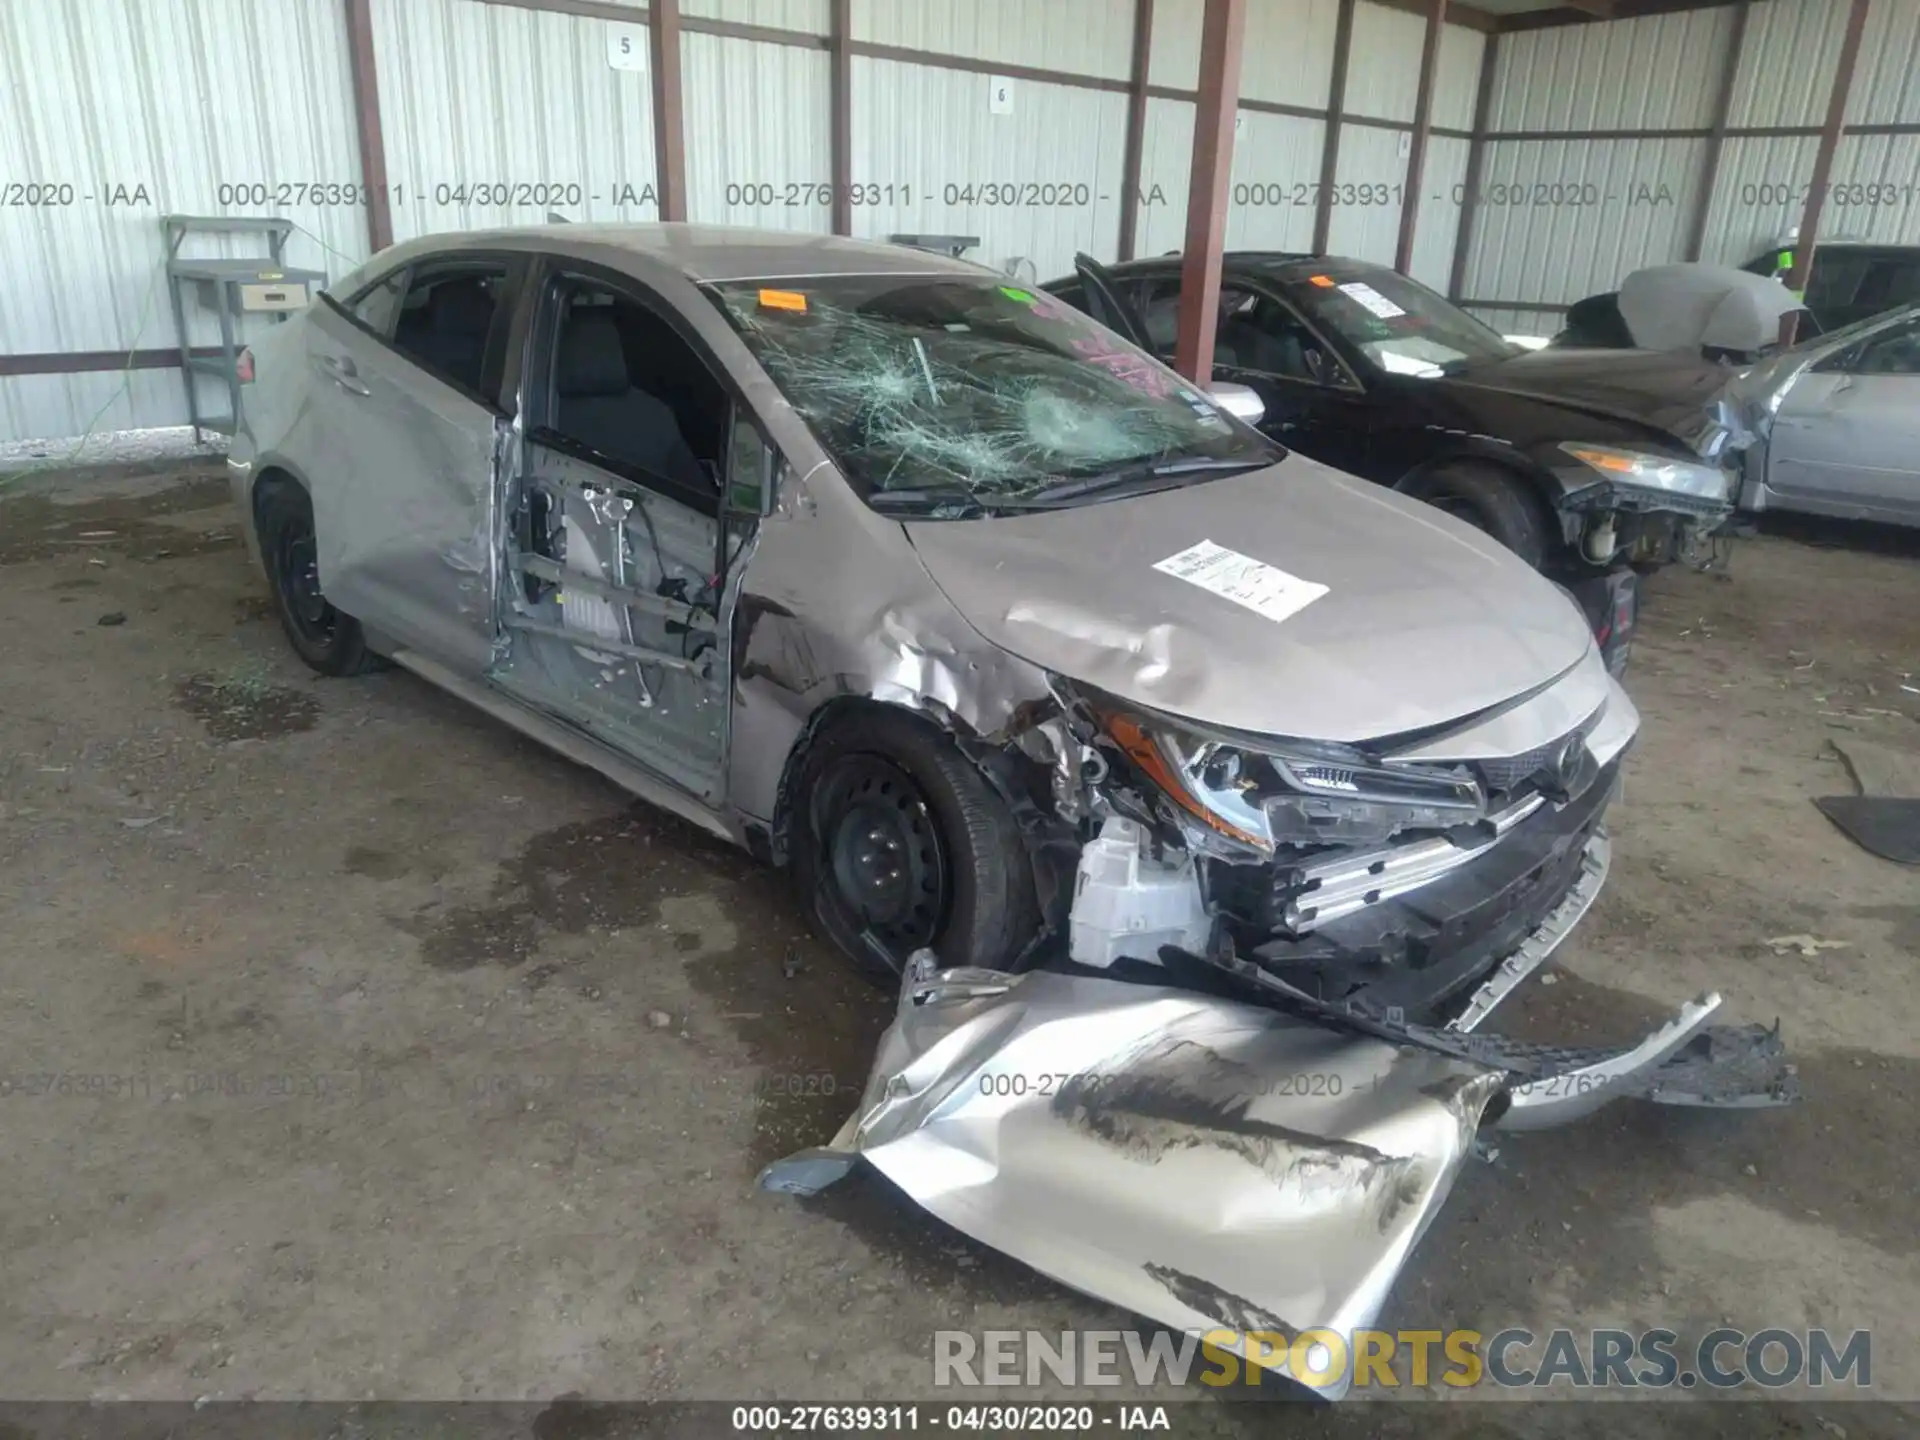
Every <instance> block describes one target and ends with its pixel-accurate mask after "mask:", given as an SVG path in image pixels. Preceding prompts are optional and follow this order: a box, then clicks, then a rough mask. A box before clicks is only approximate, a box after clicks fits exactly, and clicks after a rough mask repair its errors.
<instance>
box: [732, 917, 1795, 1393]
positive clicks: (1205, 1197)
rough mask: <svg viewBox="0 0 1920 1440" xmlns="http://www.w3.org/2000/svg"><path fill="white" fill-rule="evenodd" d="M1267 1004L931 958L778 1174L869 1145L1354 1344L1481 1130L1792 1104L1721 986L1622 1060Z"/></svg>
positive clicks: (1017, 1228) (1149, 1305) (1018, 1251)
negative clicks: (832, 1115) (816, 1128)
mask: <svg viewBox="0 0 1920 1440" xmlns="http://www.w3.org/2000/svg"><path fill="white" fill-rule="evenodd" d="M1196 963H1204V962H1196ZM1173 973H1174V972H1169V974H1170V976H1171V975H1172V974H1173ZM1256 983H1257V982H1256ZM1269 998H1271V999H1272V1001H1273V1003H1272V1004H1267V1003H1254V1002H1252V1001H1251V1000H1239V999H1231V998H1223V997H1222V996H1220V995H1217V994H1209V993H1205V992H1203V991H1202V990H1199V989H1192V988H1175V987H1173V986H1171V985H1162V984H1143V983H1134V982H1132V981H1130V980H1125V979H1116V978H1110V977H1107V976H1099V975H1090V974H1081V973H1073V974H1067V973H1061V972H1056V971H1037V972H1034V973H1031V974H1027V975H1022V976H1013V975H1003V974H999V973H996V972H992V971H983V970H948V971H939V970H937V969H936V968H935V962H934V960H933V957H932V955H931V954H930V953H928V952H925V951H923V952H921V953H920V954H919V955H917V956H916V957H915V962H914V964H913V965H911V966H910V967H909V970H908V974H907V976H906V978H905V981H904V983H903V985H902V988H901V995H900V1008H899V1013H898V1015H897V1016H896V1018H895V1021H894V1023H893V1025H892V1027H891V1028H890V1029H889V1030H888V1031H887V1034H886V1036H885V1037H884V1039H883V1040H882V1041H881V1045H880V1050H879V1054H878V1057H877V1059H876V1062H875V1065H874V1069H873V1074H872V1076H871V1078H870V1079H869V1081H868V1084H867V1089H866V1093H865V1095H864V1096H863V1098H862V1100H861V1103H860V1107H859V1109H858V1110H857V1111H856V1112H855V1113H854V1115H853V1116H852V1117H851V1118H850V1119H849V1120H848V1121H847V1123H846V1124H845V1125H844V1126H843V1127H842V1128H841V1130H840V1133H839V1134H838V1135H837V1136H835V1137H834V1140H833V1142H832V1144H830V1145H829V1146H826V1147H824V1148H821V1149H815V1150H808V1151H803V1152H801V1153H799V1154H797V1155H794V1156H792V1157H790V1158H788V1159H786V1160H782V1161H779V1162H776V1163H775V1164H774V1165H772V1166H769V1167H768V1169H767V1170H766V1172H765V1173H764V1174H763V1175H762V1176H761V1184H762V1185H763V1186H764V1187H766V1188H768V1189H771V1190H779V1191H787V1192H791V1193H798V1194H811V1193H813V1192H815V1191H817V1190H819V1189H821V1188H823V1187H824V1186H826V1185H829V1184H831V1183H833V1182H834V1181H835V1180H837V1179H839V1178H840V1177H842V1176H843V1175H845V1174H846V1173H847V1172H848V1170H850V1169H851V1168H852V1167H853V1165H854V1163H855V1162H856V1161H857V1160H858V1159H860V1158H862V1157H864V1158H865V1159H866V1160H868V1161H869V1162H870V1163H872V1164H873V1165H874V1166H875V1168H877V1169H878V1170H880V1171H881V1172H882V1173H884V1174H885V1175H886V1176H887V1177H888V1178H889V1179H891V1180H893V1181H894V1182H895V1183H896V1184H898V1185H899V1186H900V1187H901V1188H902V1189H903V1190H905V1191H906V1192H907V1194H909V1195H910V1196H912V1197H913V1199H914V1200H915V1201H916V1202H918V1203H919V1204H921V1205H922V1206H924V1207H925V1208H926V1209H927V1210H929V1211H931V1212H932V1213H933V1214H934V1215H936V1216H938V1217H939V1218H940V1219H942V1220H944V1221H946V1222H947V1223H948V1224H950V1225H953V1226H954V1227H955V1228H956V1229H959V1230H961V1231H963V1232H965V1233H966V1234H968V1235H970V1236H972V1237H973V1238H974V1239H976V1240H979V1241H981V1242H982V1243H984V1244H987V1245H991V1246H993V1247H995V1248H996V1249H1000V1250H1004V1251H1005V1252H1007V1253H1008V1254H1009V1255H1012V1256H1014V1257H1015V1258H1016V1259H1019V1260H1021V1261H1024V1262H1025V1263H1027V1264H1029V1265H1031V1266H1033V1267H1034V1268H1035V1269H1037V1270H1039V1271H1042V1272H1043V1273H1045V1274H1047V1275H1050V1276H1052V1277H1053V1278H1054V1279H1056V1280H1058V1281H1060V1282H1061V1283H1063V1284H1065V1285H1069V1286H1072V1287H1073V1288H1075V1289H1077V1290H1081V1291H1084V1292H1086V1293H1088V1294H1090V1295H1094V1296H1097V1297H1098V1298H1100V1299H1102V1300H1105V1301H1108V1302H1109V1303H1112V1304H1114V1305H1118V1306H1122V1307H1124V1308H1125V1309H1128V1310H1130V1311H1133V1312H1136V1313H1138V1314H1140V1315H1143V1316H1146V1317H1148V1318H1149V1319H1151V1320H1154V1321H1157V1322H1159V1323H1161V1324H1165V1325H1168V1326H1170V1327H1173V1328H1176V1329H1180V1330H1184V1331H1188V1332H1193V1333H1202V1332H1206V1331H1213V1330H1222V1329H1224V1330H1228V1331H1236V1332H1247V1331H1254V1332H1259V1331H1278V1332H1280V1333H1283V1334H1285V1335H1288V1336H1293V1335H1297V1334H1299V1333H1300V1332H1301V1331H1302V1330H1305V1329H1310V1328H1315V1327H1325V1328H1328V1329H1332V1330H1334V1331H1337V1332H1339V1333H1341V1334H1343V1335H1350V1334H1351V1332H1353V1331H1354V1330H1357V1329H1363V1328H1366V1327H1367V1326H1370V1325H1371V1324H1373V1323H1374V1321H1375V1320H1376V1319H1377V1318H1378V1316H1379V1314H1380V1311H1381V1308H1382V1306H1383V1305H1384V1303H1385V1301H1386V1297H1387V1294H1388V1292H1389V1290H1390V1289H1391V1287H1392V1285H1393V1282H1394V1279H1395V1277H1396V1276H1398V1274H1399V1273H1400V1270H1401V1268H1402V1266H1403V1265H1404V1264H1405V1263H1406V1260H1407V1257H1408V1255H1409V1254H1410V1253H1411V1252H1412V1249H1413V1246H1414V1244H1415V1243H1416V1242H1417V1241H1418V1240H1419V1238H1420V1236H1421V1234H1422V1233H1423V1232H1424V1231H1425V1230H1426V1227H1427V1225H1428V1224H1429V1223H1430V1222H1431V1220H1432V1219H1433V1216H1434V1215H1435V1213H1437V1211H1438V1210H1439V1208H1440V1205H1441V1203H1442V1202H1443V1201H1444V1200H1445V1198H1446V1195H1447V1192H1448V1190H1449V1188H1450V1187H1451V1186H1452V1184H1453V1180H1454V1176H1455V1175H1456V1174H1457V1173H1458V1172H1459V1170H1460V1167H1461V1165H1462V1164H1463V1163H1464V1162H1465V1160H1466V1158H1467V1155H1468V1154H1469V1153H1470V1151H1471V1149H1472V1144H1473V1137H1474V1135H1475V1132H1476V1131H1478V1130H1479V1129H1480V1127H1481V1126H1482V1124H1483V1123H1487V1122H1489V1121H1491V1122H1493V1123H1497V1124H1502V1125H1508V1126H1517V1127H1524V1128H1538V1127H1540V1126H1544V1125H1551V1124H1558V1123H1562V1122H1564V1121H1566V1120H1571V1119H1574V1118H1578V1117H1579V1116H1582V1115H1585V1114H1587V1113H1589V1112H1591V1111H1592V1110H1594V1109H1597V1108H1599V1107H1600V1106H1601V1105H1603V1104H1606V1103H1608V1102H1610V1101H1611V1100H1614V1099H1616V1098H1621V1097H1625V1096H1637V1097H1640V1098H1643V1099H1650V1100H1655V1101H1661V1102H1665V1103H1680V1104H1722V1105H1737V1104H1783V1103H1787V1102H1788V1101H1790V1100H1792V1099H1794V1098H1797V1087H1796V1084H1795V1082H1794V1081H1793V1079H1792V1078H1791V1075H1790V1071H1789V1067H1787V1066H1786V1065H1785V1062H1784V1056H1783V1054H1782V1052H1781V1048H1780V1045H1779V1041H1778V1037H1777V1035H1776V1034H1775V1033H1774V1032H1771V1031H1766V1030H1761V1029H1758V1028H1746V1029H1732V1028H1709V1027H1708V1026H1707V1024H1706V1022H1707V1020H1708V1018H1709V1017H1710V1016H1711V1015H1712V1014H1713V1012H1714V1011H1715V1009H1716V1008H1717V1007H1718V1005H1719V1003H1720V1001H1719V997H1718V996H1714V995H1709V996H1703V997H1701V998H1700V999H1698V1000H1695V1001H1694V1002H1692V1003H1691V1004H1689V1005H1688V1006H1686V1007H1685V1008H1684V1009H1683V1010H1682V1011H1681V1013H1680V1014H1679V1015H1678V1016H1677V1017H1676V1018H1675V1019H1674V1020H1673V1021H1672V1022H1670V1023H1669V1024H1668V1025H1666V1026H1664V1027H1662V1028H1661V1029H1660V1030H1659V1031H1657V1032H1656V1033H1655V1034H1654V1035H1653V1036H1650V1037H1649V1038H1648V1039H1647V1040H1646V1041H1645V1042H1644V1043H1642V1044H1641V1045H1639V1046H1636V1047H1633V1048H1632V1049H1630V1050H1626V1051H1612V1050H1606V1051H1595V1050H1564V1049H1554V1048H1551V1047H1544V1046H1537V1045H1524V1044H1519V1043H1516V1042H1511V1041H1506V1040H1503V1039H1501V1038H1500V1037H1497V1036H1493V1035H1484V1034H1478V1033H1467V1032H1465V1031H1462V1030H1458V1029H1446V1030H1440V1029H1428V1028H1424V1027H1417V1026H1407V1025H1402V1024H1398V1023H1396V1022H1392V1021H1389V1020H1385V1019H1381V1018H1378V1017H1375V1016H1369V1015H1365V1014H1359V1013H1348V1012H1343V1011H1341V1010H1340V1009H1338V1008H1337V1007H1333V1006H1326V1005H1322V1004H1320V1003H1319V1002H1316V1001H1312V1000H1308V999H1306V998H1305V997H1300V998H1299V999H1297V1000H1296V999H1294V998H1292V997H1289V996H1286V995H1281V994H1274V995H1272V996H1271V997H1269ZM1271 1358H1272V1359H1273V1360H1275V1361H1283V1359H1284V1351H1282V1352H1279V1353H1276V1354H1274V1355H1273V1356H1272V1357H1271ZM1340 1388H1342V1387H1332V1388H1331V1389H1330V1388H1329V1387H1324V1386H1323V1387H1322V1389H1323V1393H1333V1394H1337V1393H1338V1392H1339V1389H1340Z"/></svg>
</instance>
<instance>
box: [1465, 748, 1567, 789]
mask: <svg viewBox="0 0 1920 1440" xmlns="http://www.w3.org/2000/svg"><path fill="white" fill-rule="evenodd" d="M1564 744H1566V740H1565V739H1564V738H1562V739H1559V740H1553V741H1549V742H1548V743H1547V744H1545V745H1540V746H1537V747H1535V748H1534V749H1532V750H1529V751H1527V752H1526V753H1525V754H1524V755H1509V756H1503V757H1501V758H1500V759H1498V760H1475V761H1472V762H1471V763H1472V765H1473V770H1474V773H1475V774H1476V775H1478V776H1479V777H1480V783H1481V784H1482V785H1484V786H1486V787H1487V793H1488V794H1490V795H1501V794H1505V793H1506V792H1507V791H1509V790H1513V789H1515V788H1517V787H1518V786H1519V785H1520V784H1521V782H1522V781H1526V780H1531V779H1532V778H1533V777H1534V776H1535V775H1536V774H1538V773H1539V772H1540V771H1542V770H1544V769H1547V768H1548V767H1549V766H1551V765H1552V764H1553V762H1554V760H1555V759H1556V758H1557V757H1558V755H1559V754H1560V747H1561V746H1563V745H1564Z"/></svg>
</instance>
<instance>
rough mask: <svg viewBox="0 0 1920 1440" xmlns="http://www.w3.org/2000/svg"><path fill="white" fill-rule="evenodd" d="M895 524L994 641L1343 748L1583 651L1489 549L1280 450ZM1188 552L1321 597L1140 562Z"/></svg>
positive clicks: (1386, 494)
mask: <svg viewBox="0 0 1920 1440" xmlns="http://www.w3.org/2000/svg"><path fill="white" fill-rule="evenodd" d="M906 530H907V534H908V536H909V538H910V539H911V541H912V543H913V545H914V547H915V549H916V550H917V551H918V552H919V555H920V558H921V560H922V562H923V563H924V564H925V565H926V567H927V570H928V572H929V573H930V574H931V575H932V577H933V579H934V581H935V582H936V583H937V584H938V585H939V586H940V588H941V589H942V590H943V591H945V592H946V594H947V596H948V598H949V599H950V600H951V601H952V602H953V604H954V605H955V607H956V608H957V609H958V610H959V611H960V612H961V614H962V615H964V616H965V617H966V618H967V620H968V622H969V623H970V624H972V625H973V626H974V627H975V628H976V629H977V630H979V631H980V633H981V634H982V635H984V636H985V637H986V638H987V639H988V640H990V641H992V642H993V643H994V644H996V645H998V646H1000V647H1002V648H1003V649H1005V650H1007V651H1010V652H1011V653H1013V654H1014V655H1017V656H1019V657H1020V658H1022V659H1024V660H1027V661H1029V662H1030V663H1032V664H1034V665H1037V666H1040V667H1042V668H1045V669H1048V670H1051V671H1054V672H1055V673H1058V674H1061V675H1065V676H1067V677H1068V678H1070V679H1073V680H1079V681H1082V682H1085V683H1087V684H1090V685H1096V686H1098V687H1100V688H1101V689H1103V690H1106V691H1108V692H1110V693H1112V694H1114V695H1118V696H1121V697H1122V698H1125V699H1129V700H1132V701H1135V702H1136V703H1138V704H1141V705H1145V706H1149V707H1152V708H1154V709H1158V710H1164V711H1167V712H1170V713H1172V714H1176V715H1182V716H1186V717H1188V718H1190V719H1195V720H1201V721H1205V722H1208V723H1211V724H1214V725H1220V726H1225V727H1229V728H1232V729H1238V730H1248V731H1254V732H1258V733H1262V734H1273V735H1287V736H1292V737H1296V738H1301V739H1317V740H1338V741H1348V742H1353V741H1360V740H1367V739H1373V738H1377V737H1382V736H1387V735H1394V734H1399V733H1403V732H1405V731H1409V730H1416V729H1422V728H1425V727H1427V726H1431V725H1437V724H1441V723H1444V722H1448V721H1453V720H1458V719H1460V718H1462V717H1465V716H1467V715H1471V714H1473V713H1475V712H1477V711H1480V710H1484V709H1486V708H1488V707H1490V706H1494V705H1498V704H1501V703H1502V702H1504V701H1507V700H1511V699H1513V698H1514V697H1515V696H1518V695H1522V694H1524V693H1526V692H1528V691H1531V690H1533V689H1535V688H1537V687H1539V686H1541V685H1545V684H1546V683H1548V682H1549V681H1551V680H1552V679H1553V678H1554V677H1555V676H1557V675H1559V674H1561V673H1562V672H1563V671H1565V670H1566V669H1568V668H1569V667H1570V666H1572V665H1573V664H1575V663H1576V662H1577V661H1578V660H1579V659H1580V658H1581V656H1582V655H1584V654H1585V653H1586V651H1587V649H1588V647H1589V646H1591V644H1592V643H1593V637H1592V634H1591V632H1590V631H1589V630H1588V628H1587V623H1586V620H1585V618H1584V617H1583V616H1582V615H1581V614H1580V612H1579V611H1578V609H1577V608H1576V607H1575V606H1574V605H1573V603H1572V602H1571V601H1570V600H1569V599H1568V598H1567V597H1566V596H1565V595H1564V594H1563V593H1562V592H1561V591H1560V590H1559V589H1557V588H1556V587H1555V586H1554V585H1552V584H1551V583H1550V582H1548V581H1546V580H1544V579H1542V578H1541V577H1540V576H1539V575H1537V574H1535V573H1534V572H1533V571H1532V570H1531V569H1530V568H1529V567H1528V566H1527V565H1525V564H1524V563H1523V562H1521V561H1520V560H1519V559H1518V558H1516V557H1515V556H1513V555H1512V554H1510V553H1509V552H1508V551H1506V550H1505V549H1503V548H1502V547H1501V546H1499V545H1498V544H1496V543H1495V542H1494V541H1492V540H1490V539H1488V538H1487V537H1486V536H1484V535H1482V534H1480V533H1479V532H1478V531H1476V530H1474V529H1472V528H1471V527H1469V526H1466V525H1463V524H1461V523H1460V522H1458V521H1456V520H1453V519H1451V518H1449V517H1447V516H1445V515H1443V514H1441V513H1440V512H1439V511H1437V510H1434V509H1432V508H1431V507H1429V506H1427V505H1424V504H1421V503H1420V502H1418V501H1413V500H1408V499H1405V498H1404V497H1402V496H1399V495H1396V494H1393V493H1392V492H1391V491H1387V490H1384V489H1381V488H1380V487H1378V486H1375V485H1371V484H1369V483H1367V482H1365V481H1361V480H1356V479H1353V478H1352V477H1350V476H1347V475H1343V474H1341V473H1340V472H1339V471H1336V470H1332V469H1329V468H1328V467H1327V466H1324V465H1321V464H1318V463H1317V462H1315V461H1312V460H1308V459H1306V458H1305V457H1304V456H1301V455H1297V454H1296V455H1292V456H1289V457H1288V458H1287V459H1286V460H1284V461H1282V462H1281V463H1280V464H1278V465H1275V466H1270V467H1268V468H1267V469H1265V470H1260V471H1257V472H1254V473H1251V474H1247V475H1237V476H1229V477H1227V478H1225V479H1220V480H1212V481H1205V482H1203V483H1200V484H1197V485H1191V486H1187V487H1184V488H1179V489H1174V490H1167V491H1162V492H1160V493H1158V494H1155V495H1146V496H1140V497H1137V498H1134V499H1127V500H1112V501H1105V502H1100V503H1093V504H1087V505H1083V506H1080V507H1079V508H1077V509H1069V510H1057V511H1047V512H1043V513H1040V514H1033V515H1020V516H1012V517H1006V518H997V519H990V520H967V521H915V522H912V523H909V524H908V525H907V526H906ZM1206 541H1211V542H1213V543H1214V544H1215V545H1217V546H1222V547H1226V548H1227V549H1229V550H1231V551H1235V552H1238V554H1240V555H1242V556H1246V557H1250V558H1251V560H1253V561H1257V562H1260V563H1261V565H1262V566H1266V567H1273V568H1274V569H1277V570H1279V571H1281V572H1285V573H1284V575H1283V576H1282V577H1280V578H1279V579H1278V580H1274V579H1273V578H1272V577H1271V576H1270V575H1263V576H1261V577H1259V578H1261V579H1264V580H1265V581H1266V583H1268V584H1269V585H1270V586H1275V585H1277V586H1281V587H1285V586H1286V579H1287V577H1292V578H1294V579H1296V580H1298V581H1305V582H1310V585H1309V588H1308V590H1306V591H1302V592H1300V593H1303V594H1310V593H1311V588H1310V587H1311V586H1324V587H1325V591H1324V593H1321V594H1318V595H1317V597H1316V598H1310V599H1308V600H1306V602H1305V603H1304V604H1302V605H1300V606H1299V608H1297V609H1294V610H1292V613H1285V612H1286V611H1287V609H1288V607H1289V606H1290V605H1291V604H1292V603H1293V601H1294V600H1297V599H1298V598H1299V595H1298V594H1295V595H1293V596H1292V597H1291V598H1289V597H1287V596H1286V595H1285V594H1282V595H1280V596H1279V597H1278V601H1279V603H1269V604H1268V605H1267V607H1266V610H1265V611H1264V613H1263V611H1262V610H1259V609H1252V608H1248V606H1247V605H1245V604H1242V603H1239V602H1238V601H1236V600H1233V599H1229V598H1227V597H1226V596H1225V595H1222V594H1220V593H1216V590H1214V589H1209V588H1207V586H1206V584H1204V583H1196V581H1195V580H1193V579H1183V578H1180V576H1178V575H1176V574H1171V573H1168V572H1167V571H1166V570H1163V569H1156V568H1155V567H1156V565H1157V564H1159V563H1161V562H1164V561H1168V560H1169V559H1170V558H1171V557H1175V556H1178V555H1180V554H1181V553H1182V552H1186V551H1189V550H1190V549H1191V548H1192V547H1194V546H1196V545H1199V544H1201V543H1202V542H1206ZM1228 563H1229V564H1232V563H1233V562H1231V561H1229V562H1228ZM1201 578H1202V579H1204V578H1205V577H1204V576H1203V577H1201ZM1228 583H1231V581H1229V582H1228ZM1294 588H1297V587H1294ZM1276 616H1279V617H1281V618H1275V617H1276Z"/></svg>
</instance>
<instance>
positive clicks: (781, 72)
mask: <svg viewBox="0 0 1920 1440" xmlns="http://www.w3.org/2000/svg"><path fill="white" fill-rule="evenodd" d="M680 46H681V65H682V70H683V73H682V76H681V83H682V89H683V94H684V103H685V105H686V118H685V121H684V124H685V126H686V135H687V218H688V219H689V220H703V221H707V222H709V223H712V224H722V225H760V226H766V227H769V228H771V229H775V230H819V231H823V232H824V231H830V230H832V229H833V205H832V198H831V197H832V190H831V185H832V180H833V151H832V140H831V134H830V129H831V127H830V119H829V113H830V102H829V98H828V82H829V74H828V72H829V68H830V61H829V60H828V57H827V52H826V51H824V50H802V49H798V48H796V47H795V46H792V45H768V44H764V43H762V42H759V41H755V40H735V39H732V38H730V37H724V36H719V35H700V34H695V33H693V32H691V31H688V32H685V33H683V34H682V35H681V38H680Z"/></svg>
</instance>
